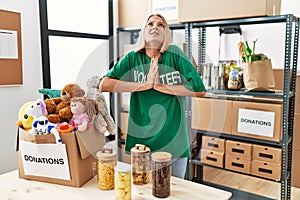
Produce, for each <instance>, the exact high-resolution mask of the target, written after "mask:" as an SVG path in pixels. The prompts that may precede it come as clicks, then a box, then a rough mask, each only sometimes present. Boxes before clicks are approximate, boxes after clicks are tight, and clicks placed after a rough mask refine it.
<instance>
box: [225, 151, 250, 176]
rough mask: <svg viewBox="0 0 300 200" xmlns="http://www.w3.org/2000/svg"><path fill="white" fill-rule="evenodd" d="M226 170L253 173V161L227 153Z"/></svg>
mask: <svg viewBox="0 0 300 200" xmlns="http://www.w3.org/2000/svg"><path fill="white" fill-rule="evenodd" d="M225 168H226V169H230V170H233V171H237V172H242V173H245V174H250V173H251V159H250V158H244V157H236V156H231V155H230V154H227V153H225Z"/></svg>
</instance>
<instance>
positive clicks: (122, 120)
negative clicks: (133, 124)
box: [120, 112, 128, 140]
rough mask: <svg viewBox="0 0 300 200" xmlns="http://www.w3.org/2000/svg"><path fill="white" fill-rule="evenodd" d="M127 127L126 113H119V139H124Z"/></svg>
mask: <svg viewBox="0 0 300 200" xmlns="http://www.w3.org/2000/svg"><path fill="white" fill-rule="evenodd" d="M127 127H128V113H125V112H120V129H121V139H123V140H125V139H126V134H127Z"/></svg>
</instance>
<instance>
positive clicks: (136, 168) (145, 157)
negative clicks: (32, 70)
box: [130, 144, 150, 185]
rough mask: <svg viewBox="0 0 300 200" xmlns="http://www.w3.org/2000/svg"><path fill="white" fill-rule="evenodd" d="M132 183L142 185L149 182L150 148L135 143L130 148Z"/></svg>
mask: <svg viewBox="0 0 300 200" xmlns="http://www.w3.org/2000/svg"><path fill="white" fill-rule="evenodd" d="M130 152H131V166H132V183H133V184H135V185H143V184H147V183H149V182H150V149H149V148H148V147H146V146H145V145H142V144H136V145H135V147H133V148H132V149H131V151H130Z"/></svg>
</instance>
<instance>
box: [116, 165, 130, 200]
mask: <svg viewBox="0 0 300 200" xmlns="http://www.w3.org/2000/svg"><path fill="white" fill-rule="evenodd" d="M115 194H116V200H131V166H130V165H128V164H125V163H118V164H117V166H115Z"/></svg>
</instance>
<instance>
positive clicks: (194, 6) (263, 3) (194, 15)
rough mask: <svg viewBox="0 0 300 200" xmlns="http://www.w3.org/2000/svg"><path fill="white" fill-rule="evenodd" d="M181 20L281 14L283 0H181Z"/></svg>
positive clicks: (179, 3)
mask: <svg viewBox="0 0 300 200" xmlns="http://www.w3.org/2000/svg"><path fill="white" fill-rule="evenodd" d="M178 7H179V14H178V18H179V19H178V21H179V22H193V21H206V20H218V19H230V18H243V17H254V16H272V15H280V9H281V0H222V1H220V0H210V1H206V0H179V1H178Z"/></svg>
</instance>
